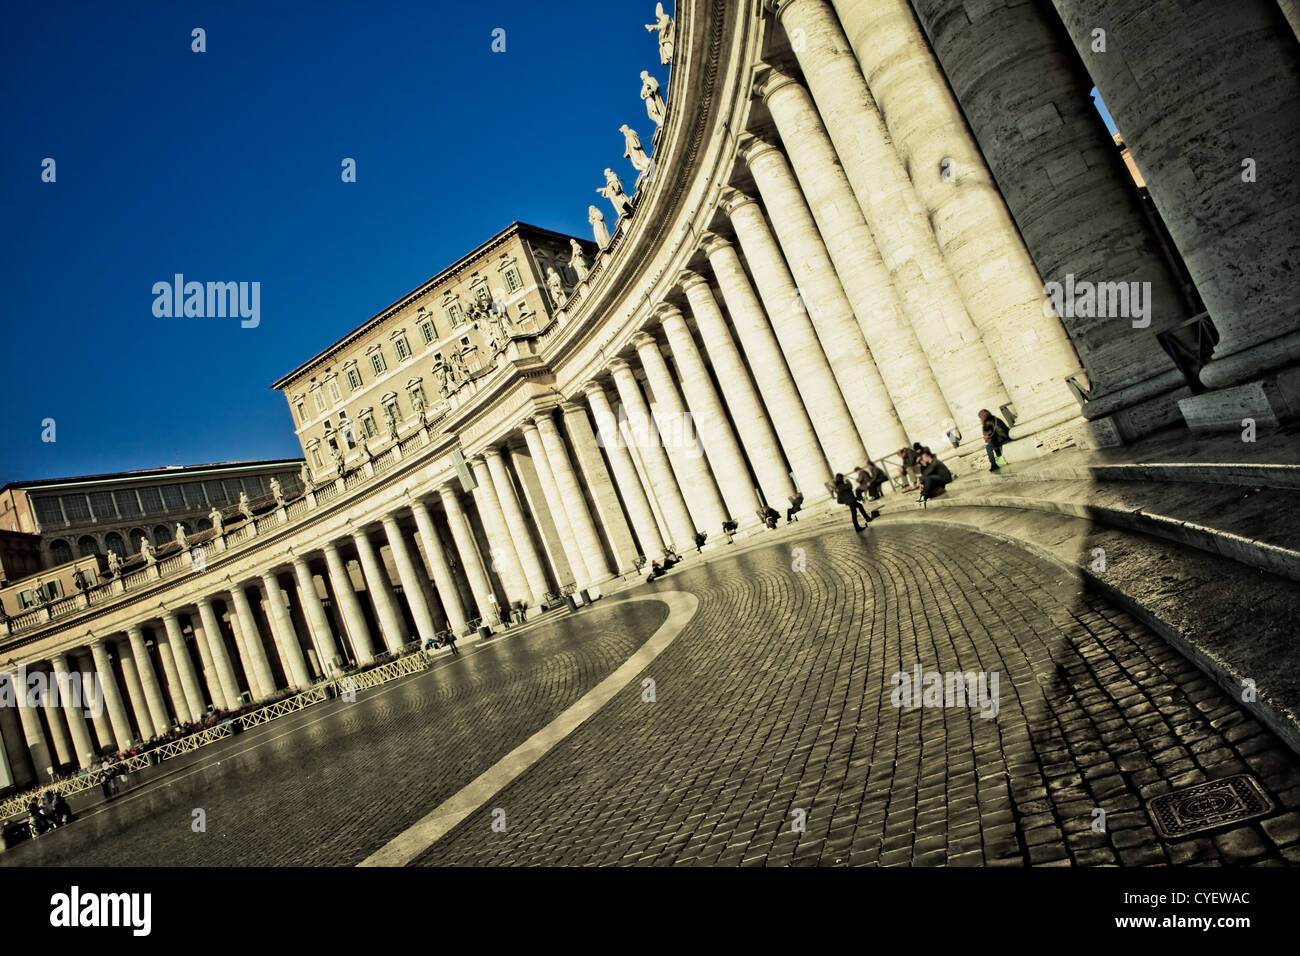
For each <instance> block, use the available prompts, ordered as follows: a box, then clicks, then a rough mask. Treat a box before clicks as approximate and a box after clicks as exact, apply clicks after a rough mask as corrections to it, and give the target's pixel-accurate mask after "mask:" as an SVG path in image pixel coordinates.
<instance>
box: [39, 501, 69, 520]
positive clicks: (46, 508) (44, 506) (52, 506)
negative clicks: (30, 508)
mask: <svg viewBox="0 0 1300 956" xmlns="http://www.w3.org/2000/svg"><path fill="white" fill-rule="evenodd" d="M36 520H37V521H39V522H40V523H41V524H47V525H48V524H63V509H61V508H60V507H59V499H58V498H37V499H36Z"/></svg>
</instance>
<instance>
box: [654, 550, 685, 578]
mask: <svg viewBox="0 0 1300 956" xmlns="http://www.w3.org/2000/svg"><path fill="white" fill-rule="evenodd" d="M681 560H682V556H681V555H680V554H678V553H677V552H676V551H674V550H673V549H672V547H671V546H670V547H667V548H664V556H663V557H662V558H660V559H658V560H656V561H651V562H650V573H649V574H648V575H646V583H647V584H650V583H652V582H653V581H654V580H655V578H661V577H663V576H664V575H665V574H667V573H668V572H669V571H670V570H672V568H673V567H674V566H675V565H677V564H679V563H680V562H681Z"/></svg>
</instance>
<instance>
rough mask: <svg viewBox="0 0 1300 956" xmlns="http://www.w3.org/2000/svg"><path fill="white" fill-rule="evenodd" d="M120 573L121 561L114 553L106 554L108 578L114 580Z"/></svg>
mask: <svg viewBox="0 0 1300 956" xmlns="http://www.w3.org/2000/svg"><path fill="white" fill-rule="evenodd" d="M121 573H122V559H121V558H119V557H118V556H117V552H116V551H110V552H108V576H109V577H110V578H115V577H117V576H118V575H119V574H121Z"/></svg>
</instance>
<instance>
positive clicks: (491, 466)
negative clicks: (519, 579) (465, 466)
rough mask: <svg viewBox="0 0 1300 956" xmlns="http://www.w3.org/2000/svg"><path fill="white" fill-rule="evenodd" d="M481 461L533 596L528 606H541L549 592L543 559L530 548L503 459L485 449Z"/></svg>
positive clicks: (525, 524)
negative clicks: (484, 464)
mask: <svg viewBox="0 0 1300 956" xmlns="http://www.w3.org/2000/svg"><path fill="white" fill-rule="evenodd" d="M483 459H484V461H486V463H487V470H488V475H489V477H490V478H491V479H492V485H493V486H494V487H495V488H496V493H497V501H498V502H500V504H501V511H502V513H503V514H504V515H505V523H506V527H507V528H508V529H509V530H510V538H511V540H512V541H513V542H514V546H515V554H516V555H517V556H518V557H519V564H520V568H521V570H522V571H523V575H524V578H525V580H526V581H527V583H528V590H529V591H531V592H532V601H531V602H530V604H532V605H538V604H541V603H543V601H544V600H545V598H546V592H547V591H549V590H550V588H549V587H547V584H546V571H545V569H544V568H543V567H542V557H541V555H540V554H538V553H537V548H536V547H535V546H534V545H533V538H532V535H530V534H529V533H528V522H529V519H528V517H527V516H526V515H525V514H524V509H523V507H522V506H521V505H520V504H519V498H518V497H517V496H516V494H515V488H514V484H513V482H511V480H510V469H509V468H508V467H507V466H506V460H505V456H504V455H502V454H501V449H499V448H487V449H485V450H484V452H483ZM539 537H540V535H539Z"/></svg>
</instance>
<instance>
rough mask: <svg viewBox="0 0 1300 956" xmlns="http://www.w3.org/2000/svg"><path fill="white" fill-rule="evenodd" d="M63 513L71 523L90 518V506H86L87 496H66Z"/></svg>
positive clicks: (64, 497)
mask: <svg viewBox="0 0 1300 956" xmlns="http://www.w3.org/2000/svg"><path fill="white" fill-rule="evenodd" d="M61 500H62V501H63V513H64V514H65V515H67V516H68V520H69V521H84V520H86V519H88V518H89V517H90V505H88V504H86V496H85V495H64V496H63V498H62V499H61Z"/></svg>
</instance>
